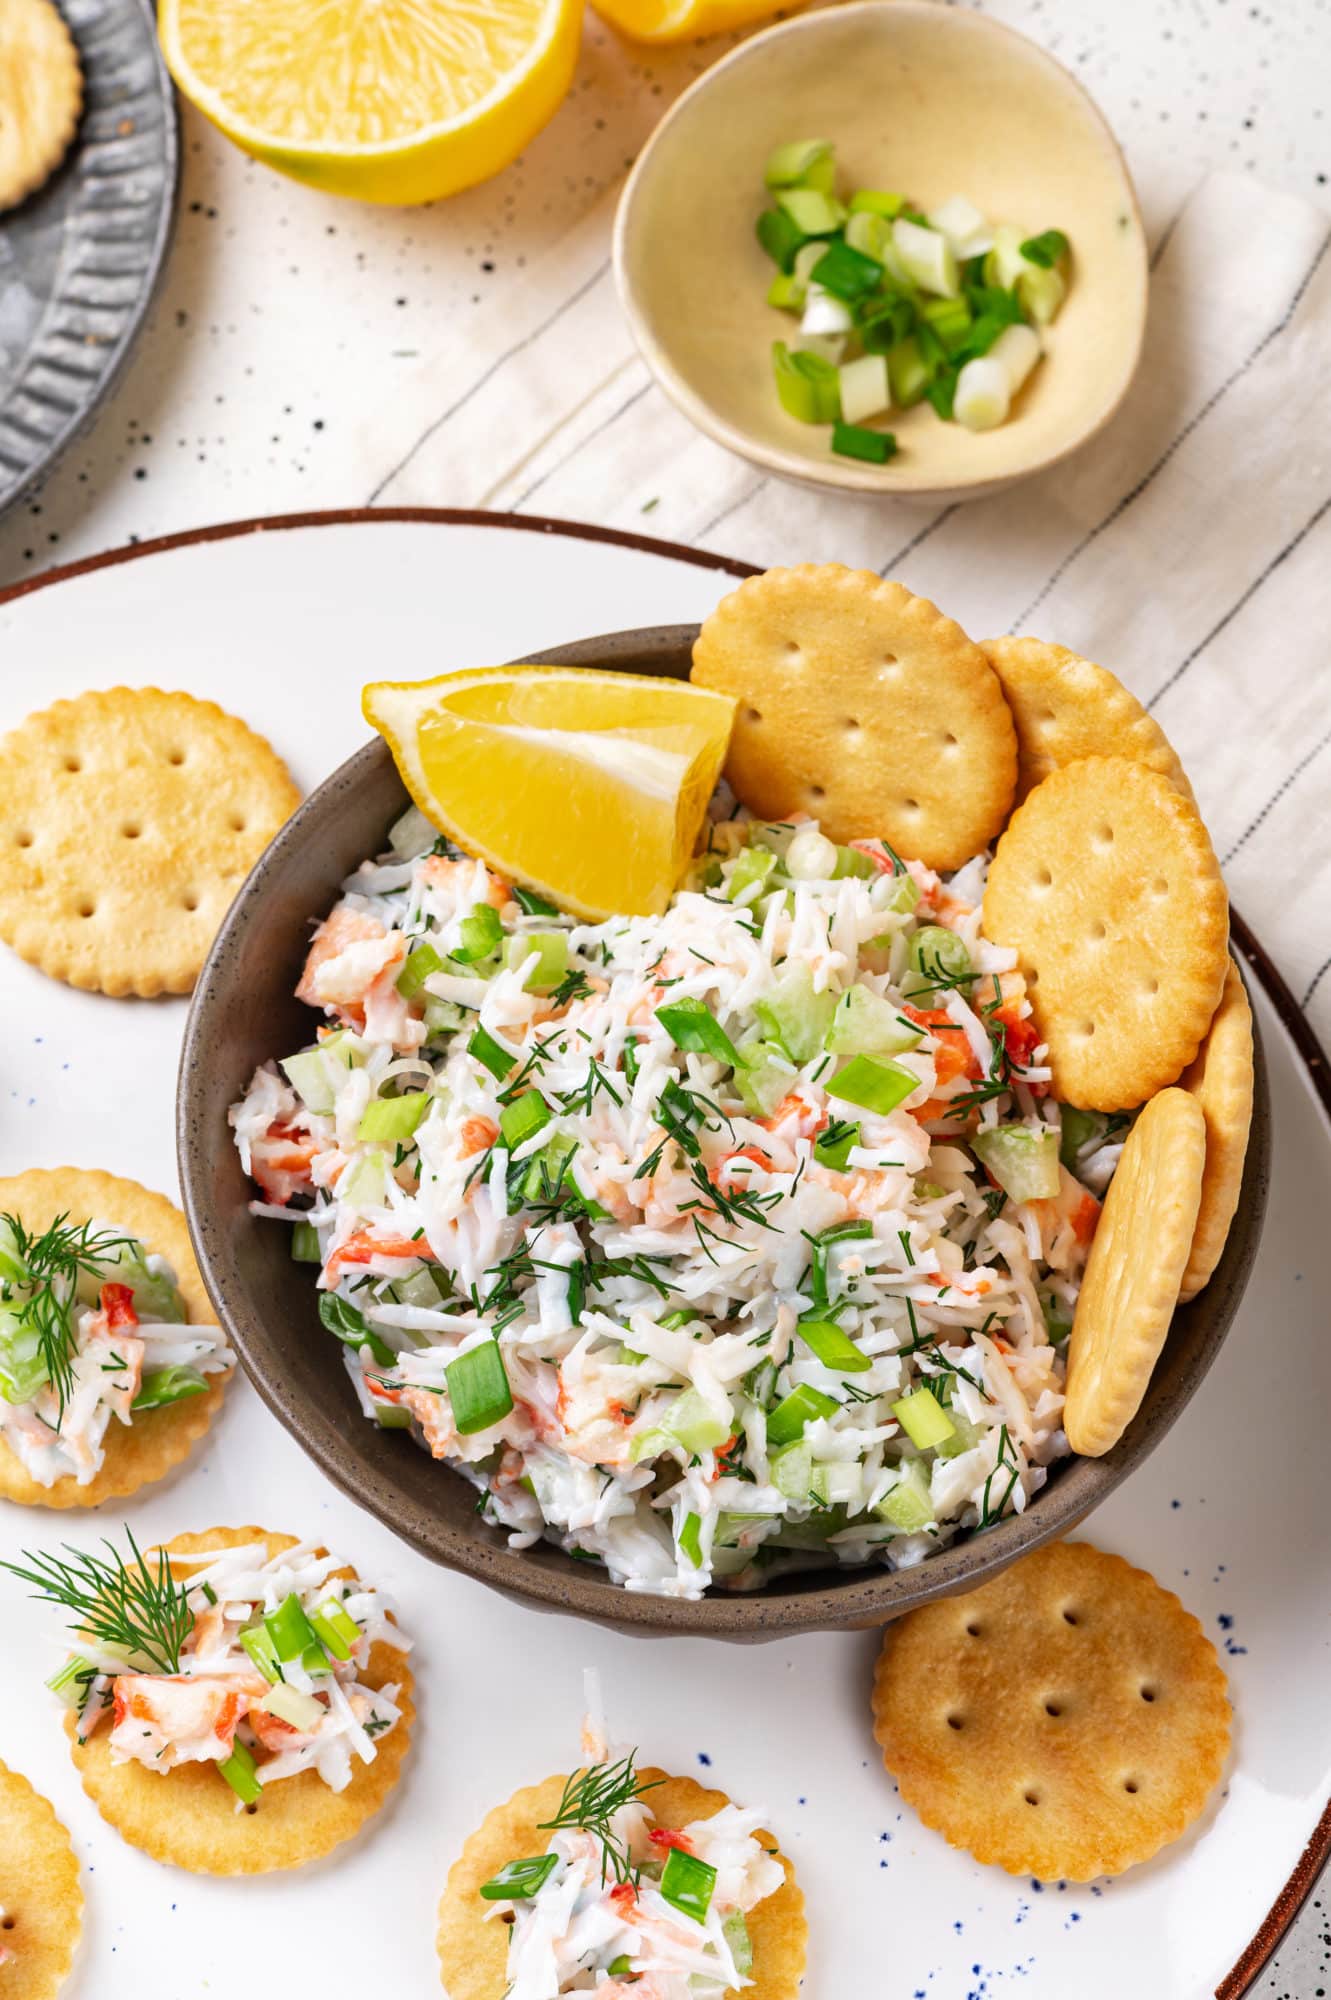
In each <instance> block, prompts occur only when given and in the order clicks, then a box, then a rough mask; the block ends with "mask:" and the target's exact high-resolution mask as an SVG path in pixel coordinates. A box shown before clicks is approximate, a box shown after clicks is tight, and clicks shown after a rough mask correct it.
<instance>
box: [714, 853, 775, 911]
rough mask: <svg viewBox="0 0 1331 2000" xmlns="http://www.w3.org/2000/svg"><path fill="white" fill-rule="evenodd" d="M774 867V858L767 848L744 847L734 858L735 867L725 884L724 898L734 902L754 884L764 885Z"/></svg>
mask: <svg viewBox="0 0 1331 2000" xmlns="http://www.w3.org/2000/svg"><path fill="white" fill-rule="evenodd" d="M775 867H776V856H775V854H773V853H772V850H771V849H770V848H769V847H744V848H741V849H740V852H739V853H738V854H737V855H736V857H735V865H734V867H733V868H732V869H731V871H730V879H729V881H728V882H727V883H726V897H727V899H728V901H730V902H732V903H733V902H736V901H737V900H738V899H739V897H741V896H742V895H743V894H744V891H745V890H746V889H751V888H752V887H753V885H754V883H755V882H757V883H764V882H766V880H767V878H768V876H769V875H770V874H771V872H772V870H773V869H774V868H775Z"/></svg>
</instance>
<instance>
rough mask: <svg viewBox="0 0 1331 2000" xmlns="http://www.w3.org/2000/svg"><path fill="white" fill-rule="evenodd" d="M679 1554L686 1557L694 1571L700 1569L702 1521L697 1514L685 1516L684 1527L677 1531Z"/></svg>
mask: <svg viewBox="0 0 1331 2000" xmlns="http://www.w3.org/2000/svg"><path fill="white" fill-rule="evenodd" d="M679 1552H680V1554H681V1555H682V1556H687V1557H688V1559H689V1561H690V1562H691V1563H692V1564H693V1567H694V1568H695V1569H701V1568H702V1521H701V1519H700V1518H699V1516H698V1515H697V1514H686V1515H685V1516H684V1525H683V1526H682V1527H681V1529H680V1531H679Z"/></svg>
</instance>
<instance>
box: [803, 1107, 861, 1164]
mask: <svg viewBox="0 0 1331 2000" xmlns="http://www.w3.org/2000/svg"><path fill="white" fill-rule="evenodd" d="M859 1143H860V1128H859V1126H858V1124H851V1123H850V1121H849V1120H848V1119H845V1118H832V1119H829V1120H828V1122H827V1124H826V1125H825V1126H824V1127H823V1130H822V1131H821V1132H820V1133H819V1135H818V1137H817V1138H816V1139H815V1140H814V1142H813V1157H814V1159H815V1160H817V1162H818V1164H819V1166H820V1167H831V1168H832V1170H833V1172H834V1173H838V1174H844V1173H845V1171H846V1168H847V1166H848V1164H849V1162H850V1154H851V1148H852V1147H854V1146H858V1145H859Z"/></svg>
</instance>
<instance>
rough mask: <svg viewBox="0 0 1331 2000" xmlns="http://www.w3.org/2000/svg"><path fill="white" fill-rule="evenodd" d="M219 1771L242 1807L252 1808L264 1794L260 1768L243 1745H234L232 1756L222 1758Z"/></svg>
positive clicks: (218, 1767)
mask: <svg viewBox="0 0 1331 2000" xmlns="http://www.w3.org/2000/svg"><path fill="white" fill-rule="evenodd" d="M217 1769H218V1774H219V1775H220V1776H221V1777H223V1778H225V1779H226V1781H227V1783H228V1785H230V1787H231V1789H232V1791H233V1792H234V1793H235V1795H236V1797H237V1798H238V1799H239V1800H240V1802H241V1804H242V1805H246V1806H252V1805H255V1804H256V1803H257V1802H258V1800H259V1798H260V1797H261V1796H262V1793H263V1786H262V1785H261V1784H260V1783H259V1778H258V1766H257V1764H256V1763H255V1761H254V1759H253V1757H251V1755H250V1753H249V1751H248V1750H247V1749H246V1748H245V1745H244V1744H243V1743H233V1744H232V1746H231V1755H230V1756H229V1757H225V1758H220V1759H219V1760H218V1765H217Z"/></svg>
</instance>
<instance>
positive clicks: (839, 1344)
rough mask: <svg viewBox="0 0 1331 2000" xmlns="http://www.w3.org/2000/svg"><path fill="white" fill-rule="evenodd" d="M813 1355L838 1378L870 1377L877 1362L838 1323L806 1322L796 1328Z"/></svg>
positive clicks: (830, 1321)
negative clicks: (874, 1363)
mask: <svg viewBox="0 0 1331 2000" xmlns="http://www.w3.org/2000/svg"><path fill="white" fill-rule="evenodd" d="M795 1330H796V1332H797V1333H798V1334H799V1337H800V1339H801V1340H802V1341H803V1342H804V1345H805V1346H806V1347H807V1348H808V1350H809V1352H810V1353H811V1354H812V1355H813V1356H814V1357H815V1358H816V1359H817V1360H819V1361H821V1362H822V1364H823V1366H824V1368H830V1369H831V1370H832V1372H833V1373H834V1374H837V1375H867V1373H868V1372H869V1370H870V1369H871V1368H872V1367H873V1362H872V1361H871V1360H870V1359H869V1356H868V1355H867V1354H865V1353H864V1351H863V1349H862V1348H859V1347H857V1346H856V1345H855V1342H854V1341H853V1340H852V1339H851V1337H850V1335H849V1334H848V1333H843V1332H842V1330H841V1328H840V1327H839V1326H838V1325H837V1323H836V1321H835V1320H830V1319H816V1318H813V1317H810V1318H806V1319H802V1320H801V1321H800V1323H799V1325H798V1326H797V1328H796V1329H795Z"/></svg>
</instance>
